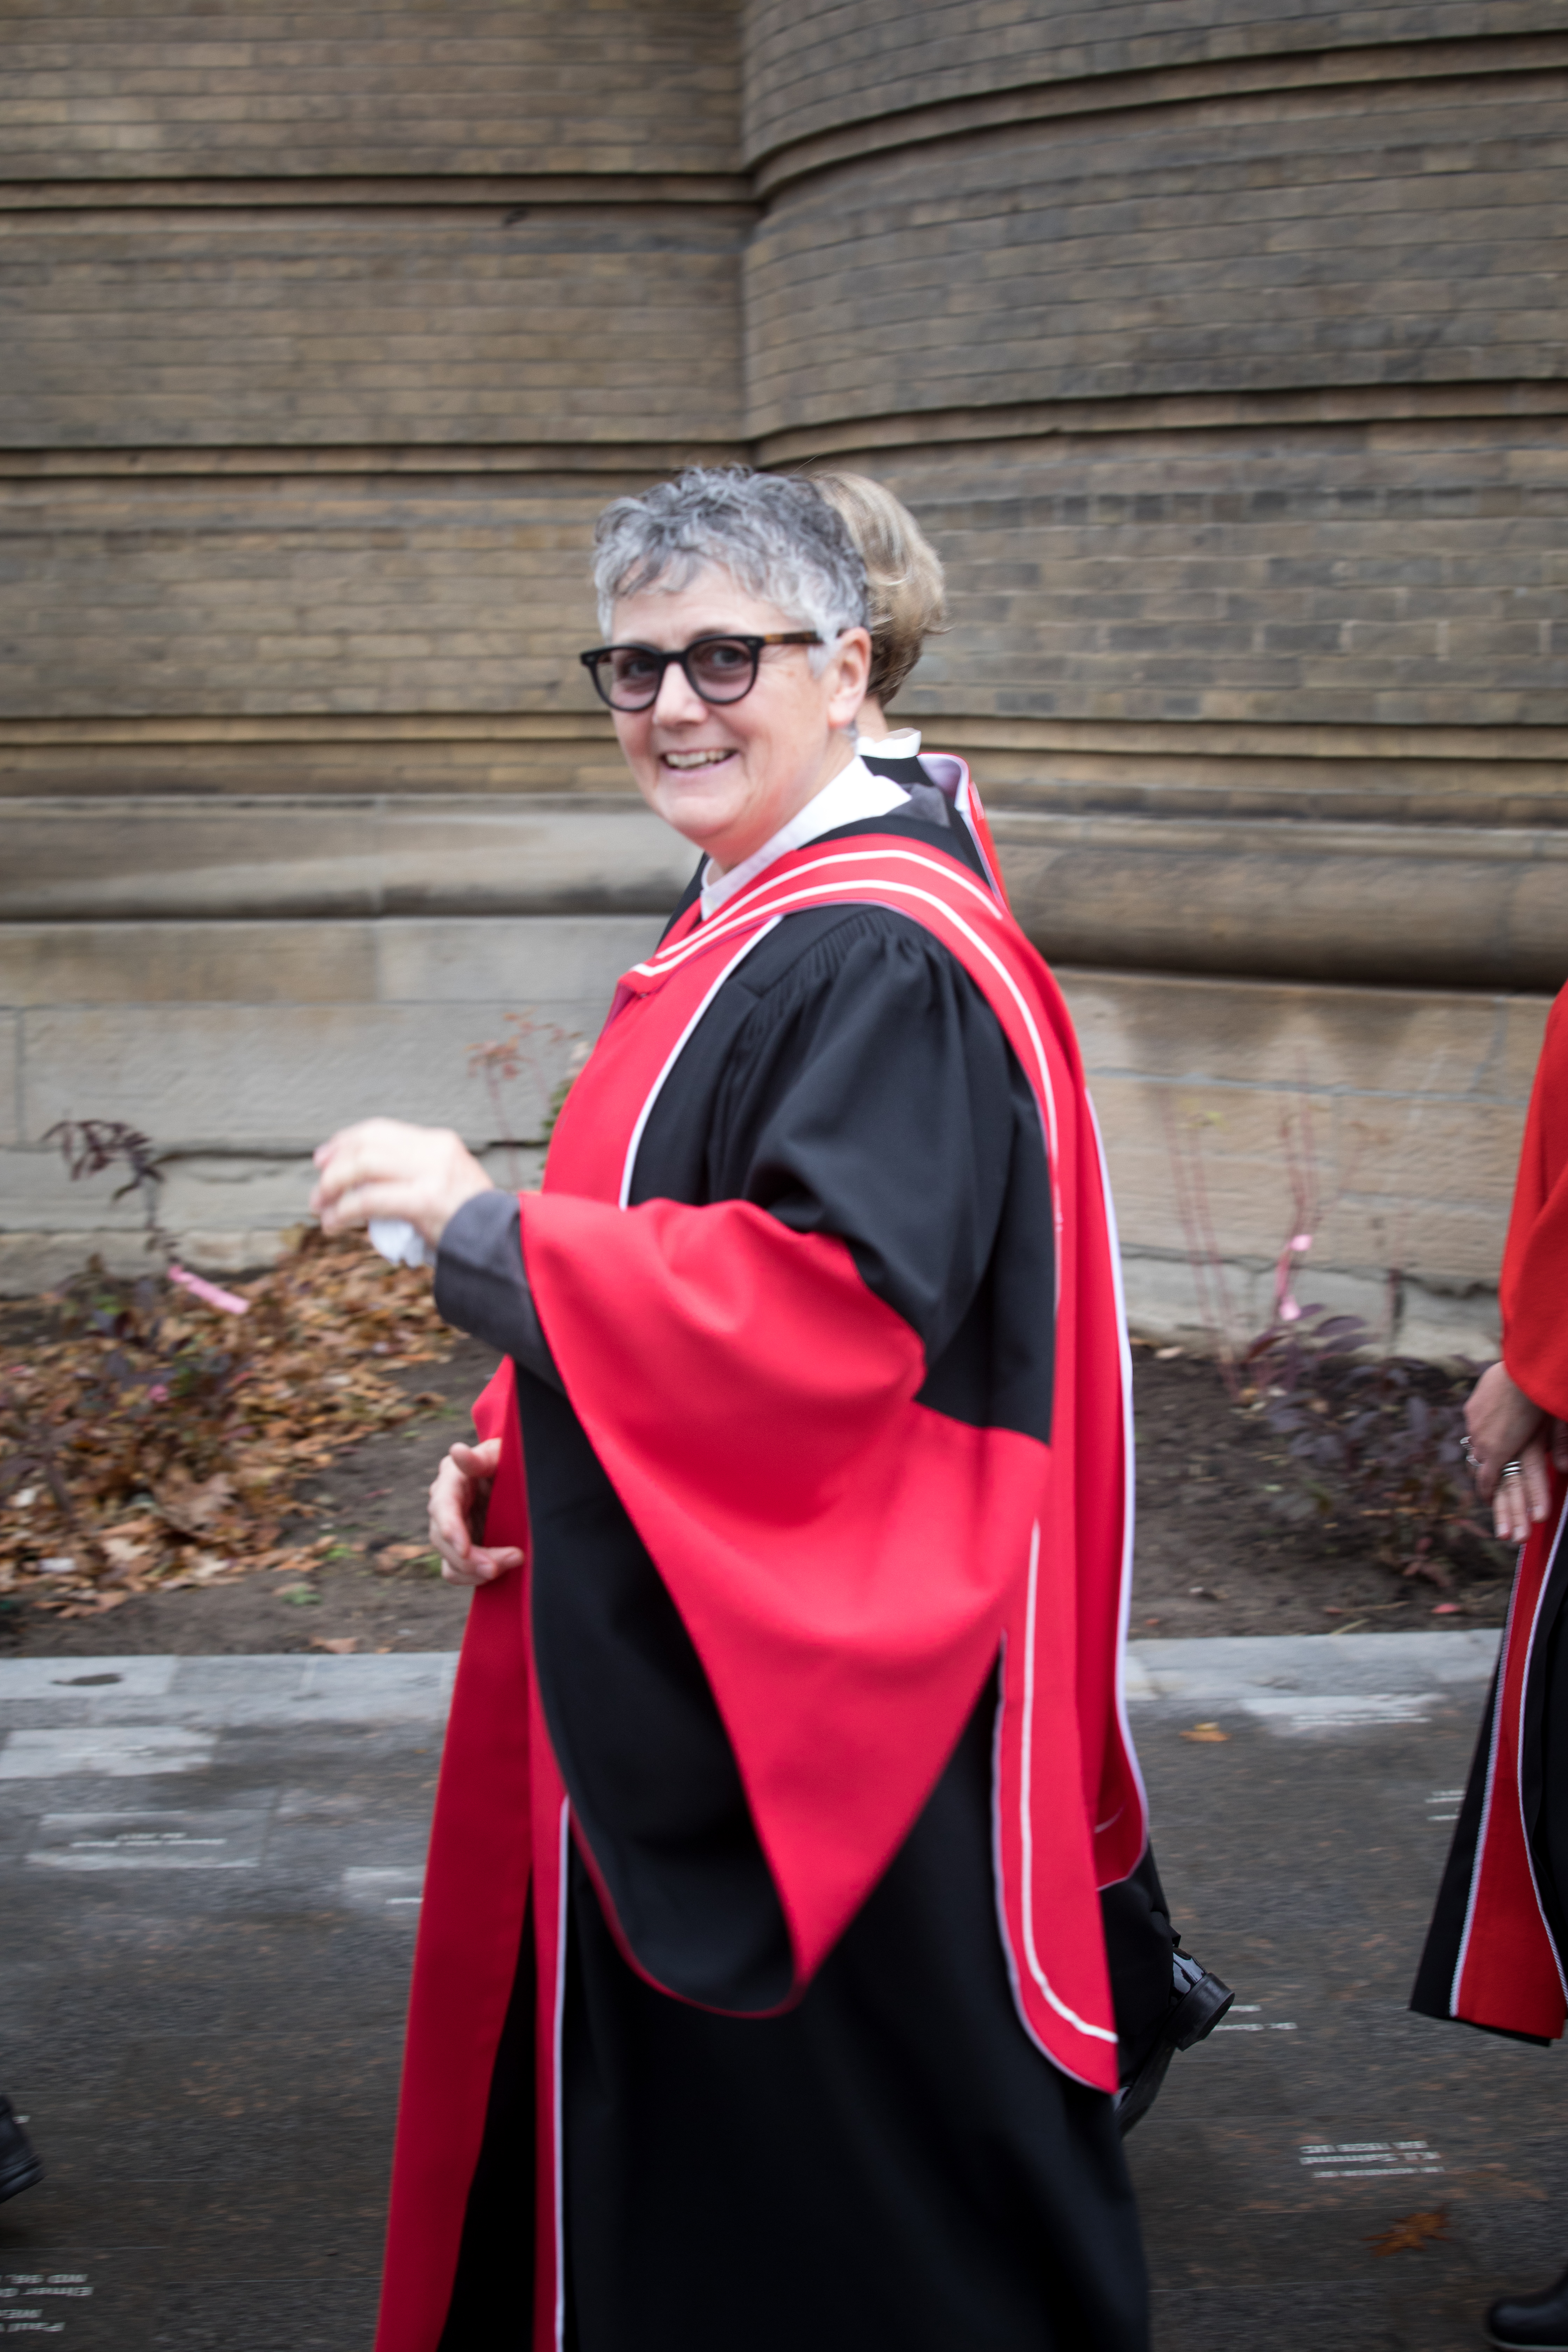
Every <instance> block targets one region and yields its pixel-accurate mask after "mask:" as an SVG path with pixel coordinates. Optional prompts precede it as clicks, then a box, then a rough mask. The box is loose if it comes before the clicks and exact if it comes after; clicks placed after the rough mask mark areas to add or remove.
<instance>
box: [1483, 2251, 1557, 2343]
mask: <svg viewBox="0 0 1568 2352" xmlns="http://www.w3.org/2000/svg"><path fill="white" fill-rule="evenodd" d="M1487 2342H1488V2343H1489V2344H1499V2345H1501V2346H1502V2347H1504V2352H1568V2271H1565V2272H1564V2273H1563V2276H1562V2277H1561V2278H1560V2279H1559V2280H1558V2282H1557V2284H1556V2285H1555V2286H1549V2287H1548V2288H1547V2290H1546V2292H1545V2294H1523V2295H1505V2296H1504V2297H1503V2300H1502V2301H1501V2302H1500V2303H1494V2304H1493V2305H1492V2307H1491V2309H1490V2310H1489V2312H1488V2314H1487Z"/></svg>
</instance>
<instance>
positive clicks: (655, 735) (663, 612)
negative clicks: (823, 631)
mask: <svg viewBox="0 0 1568 2352" xmlns="http://www.w3.org/2000/svg"><path fill="white" fill-rule="evenodd" d="M801 625H802V624H801V622H800V620H799V619H798V617H797V616H796V615H795V614H790V613H784V612H781V611H780V609H779V607H778V606H777V605H776V604H766V603H764V602H763V599H762V598H760V597H757V596H749V595H747V593H746V592H745V590H744V589H743V588H740V587H738V586H737V585H736V583H735V582H734V581H733V580H731V577H730V575H729V573H728V572H720V571H716V570H710V571H707V572H699V573H698V575H697V577H696V579H695V580H693V581H692V582H691V583H690V584H689V586H688V587H685V588H681V589H677V590H675V591H673V592H666V591H664V590H661V589H659V588H657V587H655V588H646V589H644V590H642V591H641V593H639V594H637V595H636V596H624V597H622V598H621V599H620V601H619V602H618V603H617V604H616V609H615V622H614V625H613V628H612V630H611V637H612V640H613V642H614V643H615V644H616V645H637V646H653V647H654V648H655V649H656V650H657V651H658V652H659V653H673V652H676V651H679V650H680V649H682V648H683V647H685V646H689V645H690V644H691V642H692V640H693V638H695V637H706V636H722V635H727V634H728V635H743V636H756V637H762V636H771V635H773V633H774V631H775V630H784V629H797V628H799V627H801ZM813 651H815V648H813V647H808V646H766V647H764V649H763V657H762V663H761V666H760V667H759V668H758V671H757V682H756V684H755V686H754V687H752V690H751V692H750V694H748V695H747V696H745V698H743V700H742V701H740V702H731V703H725V704H722V705H720V706H717V707H715V706H713V705H710V704H709V703H706V702H704V701H703V700H702V699H701V698H700V696H699V695H697V694H694V693H693V692H692V689H691V688H690V687H689V685H688V684H687V682H686V677H685V673H684V672H683V671H682V670H681V668H680V667H679V664H678V663H675V662H671V664H670V666H669V667H668V669H667V670H666V671H665V674H664V683H663V685H662V686H661V687H660V688H659V691H658V700H657V702H655V703H654V704H653V706H652V708H651V709H647V710H617V711H616V713H615V721H616V734H617V735H618V736H619V737H620V740H621V749H622V751H624V752H625V753H626V762H627V765H628V766H629V767H630V769H631V772H632V774H633V775H634V776H635V777H636V779H637V790H638V791H639V792H640V793H641V794H642V796H643V798H644V800H645V801H647V804H648V806H649V808H651V809H653V810H654V811H655V812H656V814H658V815H659V816H661V817H663V819H664V821H665V823H666V824H669V825H673V826H674V828H675V830H676V832H677V833H681V834H684V835H685V836H686V838H687V840H688V841H692V842H695V843H696V844H697V845H698V847H699V848H700V849H704V850H706V851H707V853H708V855H709V856H710V858H711V859H712V860H713V863H714V865H715V866H718V867H719V868H720V870H721V871H723V872H727V871H728V869H729V868H730V867H731V866H739V865H741V864H742V861H743V860H744V859H746V858H748V857H750V856H752V853H753V852H754V851H756V850H759V849H761V847H762V846H763V843H764V842H765V841H767V840H769V839H771V837H772V836H773V835H774V834H775V833H777V831H778V829H779V827H780V826H781V825H784V824H788V823H789V820H790V818H791V817H792V816H794V815H795V814H797V812H798V811H799V810H801V809H803V808H804V807H805V804H806V803H807V801H809V800H814V799H815V798H816V794H817V793H819V792H820V791H821V790H822V788H823V786H824V784H826V783H829V782H831V781H832V779H833V778H834V777H835V776H836V775H837V773H838V772H839V770H840V769H841V768H845V767H847V765H848V764H849V761H851V760H852V759H853V758H854V756H855V747H854V742H853V740H852V738H850V737H848V736H847V735H845V734H844V733H843V732H842V731H841V730H844V729H845V728H847V727H848V726H849V725H850V724H851V722H852V720H853V719H854V717H855V713H856V711H857V710H858V709H859V706H860V700H861V698H862V696H863V695H864V693H865V691H866V677H867V671H868V667H869V663H870V654H871V641H870V638H869V636H868V635H867V633H866V631H865V630H864V629H851V630H850V631H849V632H848V633H847V635H845V636H844V637H841V638H840V640H839V642H838V644H837V646H834V647H833V649H832V651H831V652H830V653H829V655H828V656H827V660H826V665H825V667H824V669H823V673H822V675H821V677H813V676H812V672H811V658H810V657H811V654H812V652H813Z"/></svg>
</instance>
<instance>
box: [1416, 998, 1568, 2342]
mask: <svg viewBox="0 0 1568 2352" xmlns="http://www.w3.org/2000/svg"><path fill="white" fill-rule="evenodd" d="M1500 1292H1501V1307H1502V1355H1501V1358H1500V1360H1499V1361H1498V1362H1497V1363H1495V1364H1493V1365H1492V1366H1491V1367H1490V1369H1489V1370H1488V1371H1486V1372H1484V1373H1483V1374H1482V1376H1481V1378H1480V1379H1479V1381H1477V1383H1476V1386H1475V1389H1474V1391H1473V1392H1472V1394H1471V1397H1470V1401H1469V1404H1468V1407H1467V1409H1466V1416H1465V1417H1466V1422H1467V1424H1468V1432H1469V1433H1468V1436H1467V1438H1466V1439H1465V1455H1466V1459H1467V1460H1468V1463H1469V1465H1470V1468H1471V1471H1472V1473H1473V1474H1474V1476H1475V1480H1476V1485H1477V1486H1478V1488H1479V1492H1480V1495H1481V1496H1482V1499H1483V1500H1484V1501H1489V1503H1490V1504H1491V1507H1492V1523H1493V1525H1494V1526H1495V1528H1496V1529H1497V1532H1498V1534H1499V1535H1500V1537H1502V1538H1503V1539H1504V1541H1505V1542H1509V1543H1517V1544H1519V1545H1520V1546H1521V1550H1520V1555H1519V1565H1518V1567H1517V1569H1516V1570H1515V1574H1514V1585H1513V1594H1512V1598H1511V1600H1510V1604H1509V1616H1508V1628H1507V1631H1506V1633H1504V1635H1503V1643H1502V1656H1501V1658H1500V1662H1499V1666H1498V1672H1497V1676H1496V1679H1495V1680H1494V1682H1493V1685H1492V1689H1491V1693H1490V1696H1489V1698H1488V1701H1487V1709H1486V1714H1485V1716H1484V1717H1483V1718H1482V1723H1481V1733H1480V1738H1479V1742H1478V1744H1477V1748H1476V1756H1475V1761H1474V1763H1473V1764H1472V1766H1471V1768H1470V1780H1469V1786H1468V1789H1467V1790H1466V1792H1465V1801H1464V1803H1463V1805H1462V1807H1461V1808H1460V1811H1459V1818H1458V1825H1457V1826H1456V1828H1455V1832H1454V1843H1453V1847H1452V1849H1451V1851H1450V1853H1449V1855H1448V1862H1447V1868H1446V1870H1445V1872H1444V1874H1443V1884H1442V1886H1441V1888H1440V1890H1439V1892H1438V1895H1437V1903H1436V1909H1435V1911H1434V1913H1433V1916H1432V1924H1431V1927H1430V1928H1429V1929H1428V1931H1427V1937H1426V1951H1425V1952H1424V1954H1423V1955H1422V1960H1421V1969H1420V1973H1419V1975H1418V1976H1417V1978H1416V1980H1415V1991H1414V1992H1413V1993H1412V1995H1411V2000H1410V2006H1411V2008H1412V2009H1414V2010H1415V2011H1417V2012H1418V2013H1419V2014H1420V2015H1422V2016H1424V2017H1441V2018H1456V2019H1458V2020H1459V2021H1461V2022H1463V2023H1464V2024H1467V2025H1479V2026H1484V2027H1487V2028H1489V2029H1490V2030H1491V2031H1492V2032H1498V2033H1507V2034H1511V2035H1513V2036H1515V2037H1517V2038H1518V2039H1520V2040H1522V2041H1526V2042H1554V2041H1555V2040H1556V2039H1557V2038H1558V2036H1559V2035H1560V2034H1561V2032H1562V2031H1563V2021H1564V2018H1565V2016H1568V1997H1565V1995H1564V1990H1563V1988H1564V1983H1565V1981H1568V1612H1564V1610H1563V1599H1564V1595H1565V1594H1568V1544H1565V1543H1564V1541H1563V1532H1564V1528H1565V1527H1568V1475H1564V1474H1565V1473H1568V1443H1565V1433H1564V1424H1565V1423H1568V989H1564V990H1563V992H1562V994H1561V995H1560V996H1559V997H1558V999H1557V1001H1556V1003H1555V1004H1553V1006H1552V1011H1551V1013H1550V1015H1549V1016H1548V1019H1547V1024H1546V1041H1545V1044H1544V1045H1543V1047H1542V1055H1541V1064H1540V1067H1539V1068H1538V1069H1537V1071H1536V1074H1535V1087H1534V1090H1533V1092H1532V1094H1531V1101H1530V1116H1529V1119H1528V1121H1527V1123H1526V1126H1525V1130H1524V1147H1523V1150H1522V1151H1521V1156H1520V1163H1519V1177H1518V1181H1517V1184H1516V1186H1515V1190H1514V1196H1513V1213H1512V1216H1511V1217H1510V1222H1509V1229H1508V1242H1507V1245H1506V1247H1505V1249H1504V1252H1503V1262H1502V1281H1501V1285H1500ZM1487 2332H1488V2336H1489V2340H1490V2341H1491V2342H1492V2343H1493V2344H1495V2345H1499V2346H1501V2347H1505V2352H1547V2347H1553V2346H1568V2272H1564V2273H1563V2277H1561V2278H1560V2279H1559V2280H1558V2281H1557V2283H1556V2284H1555V2285H1554V2286H1552V2287H1550V2288H1548V2289H1547V2290H1546V2292H1545V2293H1544V2294H1536V2295H1527V2296H1524V2297H1510V2298H1508V2299H1505V2300H1504V2301H1503V2302H1500V2303H1495V2304H1494V2305H1492V2307H1491V2309H1490V2311H1489V2313H1488V2315H1487Z"/></svg>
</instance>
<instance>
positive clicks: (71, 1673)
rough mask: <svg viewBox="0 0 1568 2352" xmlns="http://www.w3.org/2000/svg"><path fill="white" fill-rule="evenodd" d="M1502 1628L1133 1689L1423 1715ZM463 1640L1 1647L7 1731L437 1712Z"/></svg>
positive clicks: (1159, 1702) (1361, 1646)
mask: <svg viewBox="0 0 1568 2352" xmlns="http://www.w3.org/2000/svg"><path fill="white" fill-rule="evenodd" d="M1498 1639H1499V1637H1498V1635H1497V1633H1495V1632H1479V1631H1468V1632H1456V1633H1359V1634H1358V1633H1296V1634H1265V1635H1237V1636H1232V1637H1229V1638H1215V1639H1213V1640H1205V1641H1191V1642H1133V1643H1129V1645H1128V1652H1127V1697H1128V1702H1129V1704H1130V1706H1132V1707H1134V1708H1135V1709H1136V1710H1138V1711H1139V1712H1140V1713H1142V1712H1143V1711H1144V1710H1152V1711H1156V1712H1159V1713H1161V1714H1167V1715H1169V1714H1190V1713H1193V1712H1194V1711H1199V1710H1202V1709H1204V1708H1205V1707H1206V1708H1219V1709H1224V1708H1226V1707H1227V1706H1228V1707H1231V1708H1237V1707H1239V1708H1241V1709H1242V1710H1244V1711H1245V1712H1247V1714H1250V1715H1254V1716H1257V1717H1260V1718H1262V1719H1264V1720H1278V1721H1279V1722H1281V1723H1282V1724H1289V1726H1290V1727H1296V1728H1300V1727H1305V1726H1306V1725H1307V1723H1308V1722H1309V1721H1310V1720H1321V1721H1323V1722H1335V1723H1338V1722H1355V1721H1373V1722H1375V1721H1399V1720H1411V1719H1417V1718H1415V1717H1413V1716H1412V1714H1411V1710H1412V1708H1413V1707H1417V1706H1421V1705H1423V1704H1425V1703H1427V1702H1430V1701H1432V1700H1434V1699H1436V1698H1438V1697H1440V1696H1443V1695H1445V1694H1447V1695H1450V1696H1455V1697H1462V1698H1465V1699H1467V1700H1468V1699H1469V1698H1472V1697H1479V1692H1480V1689H1481V1686H1482V1685H1484V1684H1485V1683H1486V1681H1487V1679H1488V1677H1489V1675H1490V1674H1491V1670H1492V1666H1493V1664H1494V1662H1495V1660H1496V1657H1497V1650H1498ZM457 1668H458V1657H457V1653H456V1651H452V1650H428V1651H414V1652H408V1653H405V1654H400V1655H397V1656H391V1657H364V1658H333V1657H321V1656H310V1657H301V1656H299V1655H297V1654H281V1655H279V1654H270V1655H265V1656H256V1657H247V1656H239V1657H195V1658H186V1657H105V1658H5V1659H0V1731H10V1730H21V1729H24V1728H35V1727H46V1726H49V1725H67V1724H88V1725H94V1724H114V1723H128V1724H129V1723H148V1722H158V1723H163V1724H186V1725H189V1726H190V1727H193V1728H205V1729H210V1730H218V1729H230V1728H235V1729H237V1728H241V1727H245V1726H247V1725H254V1726H258V1727H259V1726H262V1725H267V1726H279V1725H297V1726H300V1727H308V1726H310V1725H311V1724H319V1723H393V1722H410V1721H420V1722H437V1721H439V1720H440V1719H441V1718H442V1717H445V1715H446V1712H447V1706H448V1705H449V1704H450V1700H451V1695H452V1683H453V1678H454V1676H455V1675H456V1673H457Z"/></svg>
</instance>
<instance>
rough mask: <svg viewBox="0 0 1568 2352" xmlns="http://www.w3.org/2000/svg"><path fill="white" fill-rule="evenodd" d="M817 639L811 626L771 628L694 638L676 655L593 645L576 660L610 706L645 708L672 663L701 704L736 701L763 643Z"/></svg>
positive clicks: (751, 677) (750, 680) (746, 688)
mask: <svg viewBox="0 0 1568 2352" xmlns="http://www.w3.org/2000/svg"><path fill="white" fill-rule="evenodd" d="M821 643H822V639H821V638H820V637H819V636H818V635H817V634H816V630H815V629H775V630H774V631H773V635H771V636H766V637H750V636H715V637H693V639H692V640H691V643H690V644H689V646H682V648H681V650H680V651H679V653H678V654H661V653H659V652H658V651H657V650H656V649H655V647H654V646H594V647H593V648H592V650H591V651H590V652H588V653H585V654H579V655H578V656H577V658H578V660H579V661H580V662H581V663H582V665H583V667H584V669H585V670H586V671H587V673H588V675H589V677H591V678H592V679H593V681H594V685H595V688H596V690H597V692H598V695H599V698H600V700H601V701H603V702H607V703H608V704H609V706H610V709H612V710H649V709H652V707H653V705H654V704H655V703H656V702H657V701H658V694H659V688H660V687H662V686H663V684H664V673H665V671H666V670H667V669H668V667H669V665H670V663H671V662H679V664H680V667H681V668H682V669H683V670H684V671H685V673H686V683H687V685H688V686H689V688H691V691H692V693H693V694H696V695H700V697H701V698H702V700H703V701H704V702H717V703H724V702H739V701H741V700H742V698H744V697H745V696H746V695H748V694H750V692H751V690H752V687H753V686H755V684H756V682H757V670H758V667H759V666H760V664H761V662H762V658H763V646H819V645H821Z"/></svg>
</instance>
